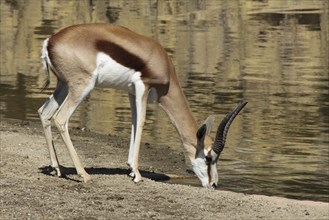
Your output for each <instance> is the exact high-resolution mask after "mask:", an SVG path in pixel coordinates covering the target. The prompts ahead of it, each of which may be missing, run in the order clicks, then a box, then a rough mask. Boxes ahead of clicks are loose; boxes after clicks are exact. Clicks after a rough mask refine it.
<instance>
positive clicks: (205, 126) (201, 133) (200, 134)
mask: <svg viewBox="0 0 329 220" xmlns="http://www.w3.org/2000/svg"><path fill="white" fill-rule="evenodd" d="M214 120H215V117H214V116H213V115H211V116H209V117H208V118H207V119H206V120H205V121H204V122H203V123H202V124H201V126H200V127H199V129H198V131H197V133H196V137H197V151H196V155H195V156H196V157H197V156H198V154H199V152H200V151H201V150H202V149H203V148H204V138H205V136H206V135H208V134H209V133H210V131H211V126H212V124H213V122H214Z"/></svg>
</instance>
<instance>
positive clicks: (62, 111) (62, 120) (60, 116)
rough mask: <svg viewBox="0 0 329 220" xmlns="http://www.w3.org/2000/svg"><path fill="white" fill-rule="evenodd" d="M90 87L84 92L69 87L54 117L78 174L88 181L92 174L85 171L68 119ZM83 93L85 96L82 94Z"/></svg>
mask: <svg viewBox="0 0 329 220" xmlns="http://www.w3.org/2000/svg"><path fill="white" fill-rule="evenodd" d="M87 88H89V90H88V91H86V89H84V90H82V91H83V92H81V91H79V89H77V88H75V89H74V90H73V91H74V92H73V93H72V92H71V90H70V89H69V92H68V95H67V97H66V99H65V100H64V102H63V104H62V105H61V106H60V108H59V110H58V111H57V112H56V114H55V116H54V117H53V119H54V121H55V124H56V126H57V129H58V130H59V131H60V134H61V136H62V139H63V141H64V144H65V145H66V147H67V149H68V151H69V154H70V157H71V159H72V161H73V163H74V166H75V168H76V170H77V173H78V175H80V176H82V177H83V180H84V182H88V181H90V180H91V177H90V175H89V174H88V173H87V172H86V171H85V169H84V167H83V165H82V163H81V161H80V159H79V157H78V154H77V152H76V151H75V149H74V146H73V144H72V141H71V138H70V134H69V131H68V121H69V119H70V117H71V115H72V114H73V112H74V111H75V109H76V108H77V107H78V105H79V104H80V102H81V101H82V99H83V98H84V97H85V96H86V95H87V94H88V93H89V92H90V90H91V89H92V88H90V87H87ZM82 94H83V96H82Z"/></svg>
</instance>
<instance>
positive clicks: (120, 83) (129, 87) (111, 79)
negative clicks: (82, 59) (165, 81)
mask: <svg viewBox="0 0 329 220" xmlns="http://www.w3.org/2000/svg"><path fill="white" fill-rule="evenodd" d="M94 74H95V75H96V86H97V87H103V88H108V87H111V88H116V89H122V90H125V91H128V92H130V93H134V89H133V84H134V82H136V81H138V80H141V73H140V72H138V71H135V70H134V69H130V68H128V67H125V66H123V65H121V64H120V63H118V62H116V61H115V60H113V59H112V58H111V57H110V56H109V55H107V54H105V53H103V52H99V53H98V54H97V57H96V69H95V71H94Z"/></svg>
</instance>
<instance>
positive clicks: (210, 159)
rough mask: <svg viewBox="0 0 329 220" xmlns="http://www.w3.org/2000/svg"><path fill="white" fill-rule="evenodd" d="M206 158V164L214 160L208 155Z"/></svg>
mask: <svg viewBox="0 0 329 220" xmlns="http://www.w3.org/2000/svg"><path fill="white" fill-rule="evenodd" d="M205 159H206V164H207V165H209V164H210V163H211V161H212V158H211V157H209V156H206V157H205Z"/></svg>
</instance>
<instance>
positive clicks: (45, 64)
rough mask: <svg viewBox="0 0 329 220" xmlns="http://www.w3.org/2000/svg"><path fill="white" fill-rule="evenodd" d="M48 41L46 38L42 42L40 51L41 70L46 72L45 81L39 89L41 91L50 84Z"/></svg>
mask: <svg viewBox="0 0 329 220" xmlns="http://www.w3.org/2000/svg"><path fill="white" fill-rule="evenodd" d="M48 40H49V38H47V39H46V40H45V41H44V42H43V46H42V50H41V61H42V64H43V69H44V70H45V71H46V74H47V79H46V80H45V83H44V85H43V86H42V88H41V91H44V90H45V89H46V88H47V87H48V86H49V84H50V73H49V62H50V60H49V56H48V49H47V47H48Z"/></svg>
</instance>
